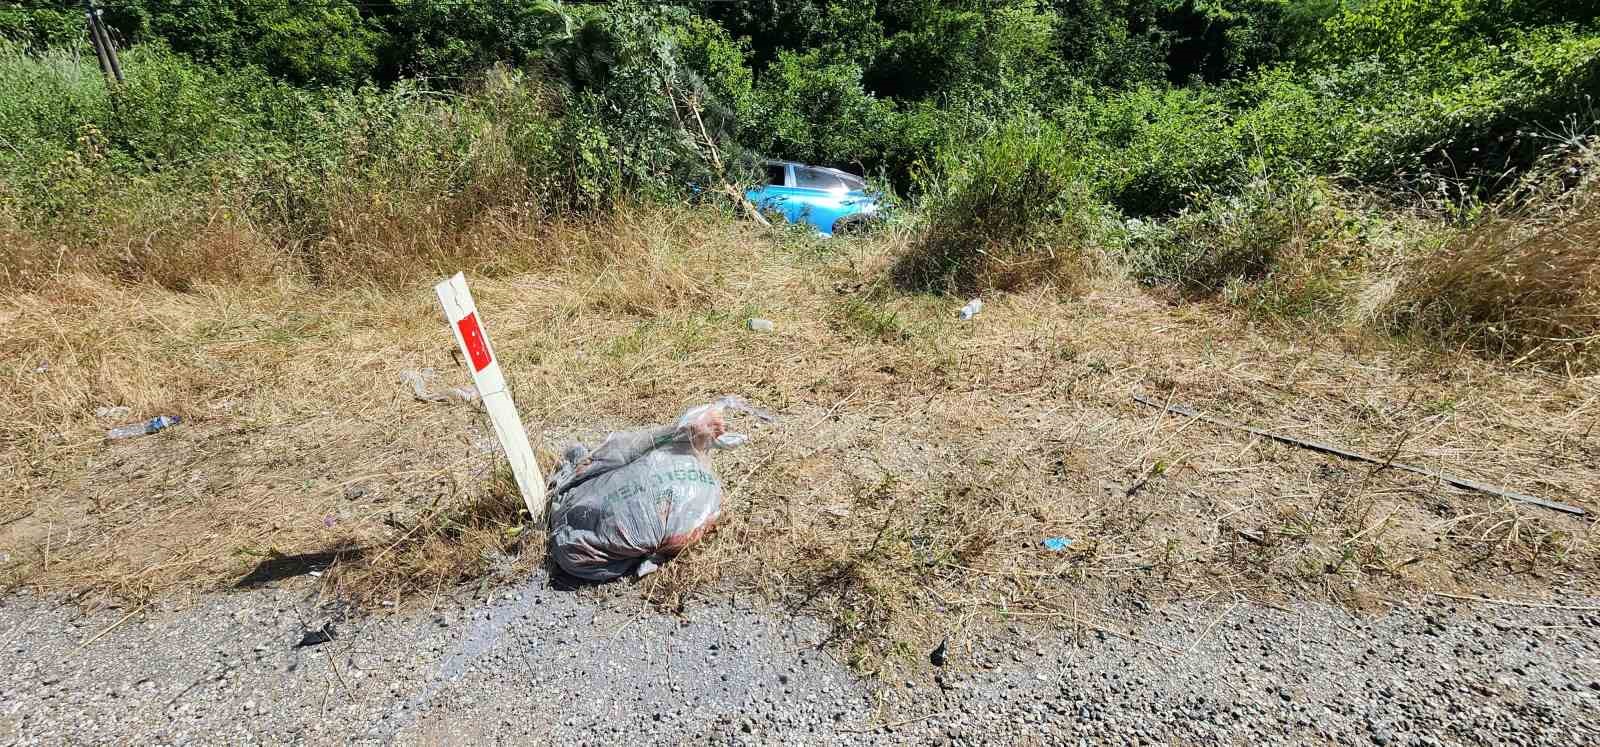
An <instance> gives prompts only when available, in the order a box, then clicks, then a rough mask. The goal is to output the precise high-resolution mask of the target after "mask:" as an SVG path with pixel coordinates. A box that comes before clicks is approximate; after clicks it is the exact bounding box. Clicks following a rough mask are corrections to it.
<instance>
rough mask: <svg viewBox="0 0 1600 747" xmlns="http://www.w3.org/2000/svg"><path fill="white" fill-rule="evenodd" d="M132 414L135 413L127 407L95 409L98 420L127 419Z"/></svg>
mask: <svg viewBox="0 0 1600 747" xmlns="http://www.w3.org/2000/svg"><path fill="white" fill-rule="evenodd" d="M130 412H133V411H132V410H130V409H128V406H127V405H110V406H107V407H96V408H94V416H95V417H97V418H105V419H107V420H114V419H116V418H125V417H127V416H128V413H130Z"/></svg>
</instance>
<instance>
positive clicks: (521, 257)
mask: <svg viewBox="0 0 1600 747" xmlns="http://www.w3.org/2000/svg"><path fill="white" fill-rule="evenodd" d="M472 230H474V231H477V232H479V233H478V234H477V236H478V238H477V239H476V240H478V241H481V242H483V247H482V248H480V249H479V250H478V251H479V252H480V254H478V255H476V256H479V257H484V258H487V259H486V260H485V261H488V262H491V263H499V264H498V265H496V266H497V267H501V268H515V269H516V272H510V271H509V270H506V271H505V272H501V273H500V274H498V275H497V276H492V277H483V276H481V275H479V274H474V275H473V290H474V293H475V295H476V296H477V299H478V303H479V307H480V308H481V309H482V310H483V314H484V317H485V322H486V324H487V326H488V329H489V330H491V334H492V335H493V338H494V343H495V346H496V348H497V350H498V352H499V354H500V357H501V358H502V360H503V362H504V364H505V366H506V368H507V370H508V372H509V374H510V375H511V376H512V379H513V381H512V383H513V387H514V391H515V395H516V399H517V402H518V404H519V406H520V408H521V410H522V412H523V415H524V418H525V419H526V420H527V421H528V423H529V426H530V433H531V434H533V435H534V436H535V438H536V439H537V440H538V441H540V442H542V444H543V446H545V447H547V448H557V447H559V446H560V445H561V443H563V442H564V441H567V440H570V439H573V438H582V439H586V440H591V441H592V440H595V439H597V438H598V437H600V436H601V435H603V433H604V432H605V431H606V430H608V429H616V428H626V427H635V426H638V425H640V424H646V423H653V422H660V421H662V420H664V419H665V418H668V417H671V416H672V415H674V414H676V413H677V412H679V411H680V410H681V409H682V408H683V407H685V406H686V405H689V404H693V403H697V402H703V401H706V400H709V399H711V398H713V397H715V396H717V395H720V394H724V393H736V394H740V395H743V396H744V397H746V398H748V399H750V400H752V401H754V402H758V403H761V404H762V405H764V406H766V407H768V408H769V409H771V410H773V411H775V412H777V413H778V414H779V415H780V421H779V422H778V423H777V424H776V425H773V426H764V427H756V428H753V430H752V435H753V436H754V437H755V438H754V442H753V443H752V445H751V446H750V447H747V448H746V449H742V450H740V451H736V452H732V453H730V454H727V455H724V456H719V457H718V469H719V471H720V474H721V476H722V478H723V480H724V482H725V483H726V485H727V487H728V490H729V494H728V499H727V510H726V512H725V517H726V518H725V520H724V524H723V526H722V527H721V528H720V529H719V530H718V531H717V532H716V533H714V534H712V535H711V536H710V538H709V539H708V540H707V541H705V542H703V543H701V544H700V545H698V546H696V547H694V548H692V549H691V550H690V551H689V552H688V553H687V554H686V555H685V556H684V557H682V558H680V559H679V560H677V561H675V562H674V563H671V564H668V565H667V566H666V567H665V569H664V570H663V571H662V572H660V573H658V574H656V575H654V576H652V577H650V578H648V579H646V581H645V582H644V583H643V584H642V587H643V591H644V593H645V594H646V595H647V596H648V597H649V598H650V599H652V600H654V601H655V602H656V603H657V604H660V605H662V606H665V607H667V608H673V607H675V606H678V605H683V604H687V603H691V602H692V600H694V599H695V598H697V597H700V596H703V595H706V594H708V593H712V591H713V590H721V591H722V592H732V593H739V594H743V593H755V594H758V595H761V596H764V597H766V598H769V599H772V600H776V601H778V602H779V603H782V604H786V605H788V606H789V607H790V608H791V609H793V610H795V611H796V612H797V613H809V614H818V615H822V616H824V617H825V618H827V619H831V620H833V621H834V622H835V623H836V627H835V630H836V639H835V645H836V648H837V650H839V651H841V652H845V653H847V654H848V656H849V658H850V659H851V660H852V661H853V662H854V663H855V664H856V665H857V666H858V667H859V668H861V669H862V670H864V671H875V670H878V669H880V668H882V667H884V666H893V665H894V663H895V662H903V661H909V660H910V658H911V657H910V654H912V653H914V652H917V651H921V650H924V647H925V646H926V647H931V645H932V644H933V643H934V642H937V640H938V639H939V637H940V636H942V635H944V634H946V633H952V632H959V631H960V630H961V629H962V628H964V627H968V626H972V625H978V624H981V623H982V622H984V621H987V620H993V619H995V617H996V616H1000V617H1003V618H1019V619H1036V618H1037V619H1051V620H1055V619H1072V620H1078V621H1080V622H1081V621H1084V620H1092V619H1093V617H1094V614H1095V613H1094V612H1093V610H1094V609H1096V608H1097V607H1096V606H1094V605H1092V604H1090V602H1092V601H1093V600H1095V599H1096V598H1097V597H1099V596H1100V595H1101V594H1104V593H1107V592H1110V591H1113V590H1120V591H1123V592H1126V593H1131V594H1134V595H1137V596H1144V597H1148V598H1153V599H1168V598H1176V597H1189V596H1197V595H1202V596H1203V595H1212V594H1230V595H1231V594H1246V595H1252V596H1258V597H1269V598H1270V597H1276V596H1286V595H1292V596H1308V595H1309V596H1314V597H1319V598H1334V599H1339V600H1343V601H1348V602H1351V603H1354V604H1366V603H1370V602H1374V601H1379V600H1382V599H1384V598H1387V597H1388V596H1389V595H1392V594H1397V593H1406V592H1410V591H1416V590H1444V591H1462V590H1470V591H1473V592H1477V593H1484V594H1488V595H1490V596H1505V595H1530V594H1536V593H1540V592H1541V591H1544V590H1548V589H1557V588H1559V589H1562V590H1563V591H1570V590H1573V589H1578V590H1588V591H1589V592H1591V593H1592V592H1593V590H1594V588H1595V577H1594V575H1593V571H1594V568H1595V563H1596V560H1597V558H1600V553H1597V548H1596V543H1595V537H1594V533H1593V529H1592V525H1591V523H1590V522H1588V521H1586V520H1583V519H1578V518H1573V517H1568V516H1564V515H1557V514H1552V513H1548V512H1543V511H1540V510H1538V509H1530V508H1527V507H1521V506H1516V505H1512V504H1509V503H1506V502H1504V501H1501V500H1497V499H1493V498H1490V497H1488V496H1484V495H1479V494H1474V493H1467V492H1462V491H1457V490H1453V489H1450V488H1447V487H1444V486H1440V485H1436V484H1433V483H1431V482H1430V481H1428V480H1426V479H1424V478H1420V477H1417V476H1414V475H1409V474H1404V473H1396V472H1394V471H1393V470H1374V469H1372V468H1371V466H1370V465H1358V464H1347V463H1341V462H1337V461H1333V460H1331V459H1330V458H1328V457H1325V456H1321V455H1317V454H1313V453H1309V452H1306V451H1302V450H1297V449H1294V448H1291V447H1288V446H1284V445H1281V444H1276V443H1265V442H1260V441H1258V440H1254V439H1251V438H1250V437H1248V436H1247V435H1244V434H1240V433H1235V432H1230V431H1225V430H1220V429H1217V428H1215V427H1213V426H1209V425H1205V424H1199V423H1190V422H1186V421H1185V420H1183V419H1181V418H1176V417H1172V416H1165V415H1161V414H1158V413H1156V412H1154V411H1152V410H1150V409H1148V408H1141V407H1139V406H1137V405H1135V404H1133V403H1132V402H1131V400H1130V395H1131V394H1133V393H1135V392H1144V393H1148V394H1151V395H1153V396H1157V397H1162V398H1165V397H1171V398H1173V400H1174V401H1177V402H1183V403H1186V404H1191V405H1193V406H1196V407H1198V408H1201V409H1204V410H1208V411H1211V412H1215V413H1217V414H1220V415H1223V416H1226V417H1230V418H1233V419H1236V420H1243V421H1248V422H1252V423H1254V424H1258V425H1261V426H1263V427H1270V428H1273V429H1275V430H1280V431H1285V432H1290V433H1296V434H1300V435H1305V436H1311V437H1315V438H1319V439H1321V440H1326V441H1330V442H1334V443H1339V444H1343V445H1346V446H1349V447H1351V448H1355V449H1360V450H1364V451H1368V452H1374V453H1379V454H1390V453H1393V454H1394V455H1395V458H1396V459H1398V460H1401V461H1407V462H1411V463H1417V464H1424V465H1429V466H1434V467H1438V468H1442V469H1446V470H1449V471H1453V472H1457V473H1460V474H1465V475H1470V476H1473V477H1476V478H1479V479H1482V480H1485V481H1488V482H1495V483H1498V484H1502V485H1505V486H1507V487H1510V488H1514V489H1517V490H1521V491H1525V492H1529V493H1533V494H1537V495H1540V496H1543V497H1547V498H1551V499H1554V500H1560V501H1564V502H1568V503H1574V504H1577V505H1580V506H1584V507H1586V508H1589V509H1590V510H1600V504H1597V503H1595V501H1594V497H1593V488H1594V486H1595V485H1600V465H1596V464H1595V462H1594V460H1593V458H1592V455H1593V453H1594V452H1595V449H1596V448H1597V446H1600V428H1597V427H1596V423H1597V420H1600V382H1597V381H1596V380H1595V379H1593V378H1576V377H1567V378H1553V377H1551V376H1549V375H1546V374H1540V373H1536V372H1530V371H1526V370H1518V369H1511V368H1507V367H1504V366H1502V365H1497V364H1494V363H1490V362H1485V361H1481V360H1477V359H1473V358H1469V357H1460V356H1449V355H1440V354H1436V353H1431V352H1426V351H1419V350H1415V349H1410V348H1404V347H1399V346H1397V345H1395V344H1393V343H1389V342H1385V341H1381V340H1373V339H1370V338H1368V337H1365V336H1362V335H1359V334H1356V333H1338V332H1327V333H1324V334H1320V335H1317V336H1314V337H1310V338H1304V337H1289V336H1286V335H1284V334H1280V333H1273V332H1263V331H1261V330H1259V329H1257V328H1255V327H1253V326H1251V324H1250V323H1249V322H1248V320H1247V319H1245V318H1243V317H1239V316H1234V315H1228V314H1219V313H1217V309H1216V308H1215V307H1212V306H1209V305H1201V304H1186V305H1173V304H1169V303H1165V302H1163V301H1161V300H1159V299H1157V298H1155V297H1153V296H1151V295H1150V294H1148V293H1145V292H1143V291H1141V290H1139V289H1138V288H1136V287H1135V286H1133V285H1131V284H1128V283H1125V282H1121V281H1110V280H1102V281H1096V282H1095V283H1093V284H1092V285H1090V286H1089V287H1087V288H1086V289H1085V290H1084V292H1083V293H1082V294H1081V295H1077V296H1070V297H1069V296H1065V295H1062V294H1061V293H1060V292H1059V291H1057V290H1056V289H1053V288H1036V289H1034V290H1031V291H1026V292H1021V293H1017V294H1014V295H1010V296H997V297H992V298H987V299H986V301H985V303H986V306H985V309H984V311H983V312H982V314H980V315H979V316H978V318H977V319H976V320H974V321H973V322H970V323H961V322H958V321H956V320H955V308H956V307H957V306H959V305H960V304H961V303H962V302H963V301H964V300H965V299H960V298H957V299H951V298H945V297H939V296H928V295H906V294H901V293H898V292H894V291H892V290H887V289H884V288H880V287H876V286H875V285H874V281H875V279H877V278H880V277H882V276H883V272H882V270H883V267H885V266H886V265H887V264H889V263H890V261H891V260H892V255H893V254H895V253H896V252H897V251H899V250H900V249H901V248H902V247H903V246H904V242H905V238H904V237H902V236H898V235H894V234H888V235H881V236H878V237H875V238H868V239H865V240H859V241H856V240H836V241H833V242H820V241H817V242H807V241H798V242H797V240H794V239H792V238H791V239H787V240H782V241H780V240H776V239H774V238H773V234H769V233H766V232H763V231H762V230H760V229H758V228H756V227H753V226H750V225H745V224H741V223H735V222H729V221H726V220H723V219H721V218H720V217H718V216H715V215H710V214H700V213H695V212H684V211H657V210H632V211H624V212H623V213H622V214H620V215H619V216H618V217H616V218H615V219H613V220H609V221H605V222H601V223H595V224H584V225H577V224H570V225H554V226H544V227H541V228H537V229H531V228H529V227H527V226H526V225H522V224H518V223H517V222H515V221H509V220H508V221H505V222H502V223H494V222H488V223H485V224H483V225H480V226H477V227H475V228H473V229H472ZM461 261H462V262H468V261H475V260H469V259H468V258H463V259H462V260H461ZM442 269H443V268H441V270H442ZM423 280H425V279H422V278H419V282H418V283H417V284H416V285H415V286H414V287H409V288H407V289H405V290H401V291H394V292H383V291H378V290H374V289H372V288H368V287H364V286H360V285H356V286H353V287H344V288H320V289H318V288H312V287H310V286H307V285H306V284H305V283H304V282H303V281H302V280H297V279H290V280H280V281H264V282H260V283H257V284H253V285H252V284H241V283H224V284H204V283H199V284H194V285H193V286H192V287H191V289H190V290H189V291H188V292H183V293H179V292H173V291H171V290H166V289H163V288H161V287H159V286H155V285H151V284H143V283H141V284H125V283H119V282H116V281H113V280H110V279H107V278H105V277H103V276H99V275H93V274H74V273H68V274H65V275H63V276H61V277H60V278H59V279H58V282H56V283H53V284H49V285H46V286H44V287H43V288H42V289H41V290H37V291H28V292H20V291H18V292H11V293H9V294H8V295H7V296H6V297H5V299H4V301H3V303H0V329H4V330H5V331H4V332H3V333H0V354H3V355H0V361H3V362H0V381H3V382H4V384H3V386H0V423H4V424H5V425H4V431H3V432H0V438H3V443H4V444H5V446H4V452H3V455H0V482H4V483H5V484H7V485H11V486H15V489H13V490H10V491H7V492H6V493H5V494H3V495H0V553H4V555H3V557H4V558H5V560H3V561H0V568H3V570H0V573H3V574H4V577H5V579H6V580H7V581H9V582H10V583H18V584H27V585H30V586H35V587H39V588H42V589H45V590H51V591H63V592H75V593H84V594H86V595H87V596H85V597H83V598H84V599H85V600H87V601H93V600H95V599H98V598H100V595H102V594H114V595H121V596H129V597H148V596H151V595H158V594H159V595H174V594H178V595H181V594H189V593H197V592H202V591H206V590H211V589H216V588H226V587H232V586H236V585H241V584H244V585H249V584H251V583H256V582H258V581H264V579H266V578H269V577H274V576H279V575H291V574H294V573H298V572H304V571H305V570H307V569H308V568H311V567H325V566H327V565H329V564H331V563H335V562H337V565H338V567H339V568H338V570H337V572H334V573H330V574H328V575H326V576H324V577H323V579H322V583H323V587H324V589H325V590H326V591H327V592H329V593H337V594H344V595H354V596H359V597H362V598H365V599H368V600H395V599H398V600H405V599H407V598H415V597H417V596H427V595H431V594H434V593H437V592H438V591H439V590H441V589H446V588H448V587H449V586H451V585H454V584H458V583H460V582H463V581H469V582H474V583H477V584H480V585H482V584H487V583H491V582H494V581H495V580H496V579H504V578H514V577H517V576H519V575H522V574H524V573H525V572H526V569H527V568H528V567H530V566H531V565H534V564H537V563H541V562H542V553H541V552H540V547H539V544H538V543H539V539H538V534H539V533H538V532H536V531H528V530H527V529H524V528H521V526H520V524H519V523H518V519H517V517H516V514H515V500H514V499H513V498H511V496H510V494H509V492H508V489H507V487H506V485H505V481H504V478H503V476H500V477H497V476H496V467H495V461H494V458H493V455H492V453H491V450H490V447H489V445H490V444H491V443H492V437H491V436H490V435H489V431H488V429H487V427H486V424H485V423H484V422H483V420H482V417H481V415H479V414H478V413H476V412H475V411H474V410H472V409H471V408H469V407H465V406H459V405H456V406H452V405H444V404H438V403H422V402H416V401H413V400H412V398H411V396H410V393H409V391H408V390H407V388H406V387H405V386H403V385H402V384H401V383H400V381H399V374H400V372H401V371H403V370H406V369H412V368H423V367H431V368H434V369H437V370H440V371H442V372H445V373H444V374H443V376H442V378H443V380H444V383H447V384H448V385H451V386H455V385H460V384H463V383H465V381H466V376H465V374H464V372H462V371H461V369H459V368H458V367H457V366H456V365H455V364H454V363H453V362H452V356H451V349H452V347H453V346H452V341H451V340H450V338H449V337H448V334H447V330H446V329H445V326H444V324H443V323H442V322H441V320H440V318H439V312H438V310H437V309H436V308H435V301H434V299H433V298H432V294H431V291H430V289H429V288H428V285H427V283H426V282H423ZM747 316H762V317H766V318H769V319H773V320H774V321H775V322H776V323H777V331H776V332H774V333H771V334H758V333H752V332H749V331H747V330H745V329H744V328H743V326H742V322H743V320H744V319H745V318H746V317H747ZM46 363H48V366H47V367H46V365H45V364H46ZM117 404H121V405H126V406H128V407H130V408H132V410H133V413H134V414H133V416H132V417H150V416H153V415H156V414H160V413H172V414H181V415H184V416H185V417H186V418H187V422H186V423H185V424H184V425H182V426H180V427H178V428H175V429H173V430H171V431H169V432H166V433H163V434H160V435H157V436H153V437H146V438H141V439H136V440H132V441H126V442H116V443H106V442H104V441H103V440H101V438H100V437H99V434H100V433H101V430H102V429H103V428H104V426H105V425H107V424H106V423H103V422H99V421H98V420H97V419H96V418H95V416H94V410H95V408H97V407H101V406H105V405H117ZM1240 530H1245V532H1247V533H1249V534H1250V536H1251V539H1246V538H1245V536H1244V534H1241V531H1240ZM1048 536H1064V537H1068V538H1071V539H1072V540H1073V541H1074V543H1073V545H1072V547H1071V549H1070V550H1069V551H1068V552H1066V553H1063V554H1055V553H1051V552H1048V551H1046V550H1044V549H1043V548H1041V547H1040V545H1039V543H1040V540H1042V539H1043V538H1045V537H1048ZM615 588H619V589H620V588H625V587H615ZM615 593H622V592H615ZM717 593H721V592H717Z"/></svg>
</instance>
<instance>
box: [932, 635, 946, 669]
mask: <svg viewBox="0 0 1600 747" xmlns="http://www.w3.org/2000/svg"><path fill="white" fill-rule="evenodd" d="M949 654H950V636H945V637H944V640H942V641H939V645H938V647H936V648H934V649H933V653H931V654H928V661H930V662H933V665H934V666H936V667H942V666H944V663H945V662H946V661H948V660H949Z"/></svg>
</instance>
